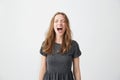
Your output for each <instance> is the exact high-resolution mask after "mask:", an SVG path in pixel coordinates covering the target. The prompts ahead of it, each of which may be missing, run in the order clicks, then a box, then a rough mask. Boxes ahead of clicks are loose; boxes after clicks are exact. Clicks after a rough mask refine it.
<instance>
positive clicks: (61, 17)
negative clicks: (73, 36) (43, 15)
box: [54, 14, 65, 20]
mask: <svg viewBox="0 0 120 80" xmlns="http://www.w3.org/2000/svg"><path fill="white" fill-rule="evenodd" d="M54 19H55V20H56V19H63V20H64V19H65V16H64V15H62V14H57V15H56V16H55V18H54Z"/></svg>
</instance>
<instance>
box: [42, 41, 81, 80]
mask: <svg viewBox="0 0 120 80" xmlns="http://www.w3.org/2000/svg"><path fill="white" fill-rule="evenodd" d="M71 45H72V46H71V48H70V49H69V51H68V52H67V53H65V54H63V55H62V54H60V53H59V50H60V47H61V44H58V43H54V47H53V54H51V55H49V54H45V53H44V52H42V47H41V49H40V54H42V55H43V56H46V57H47V60H46V62H47V71H46V73H45V75H44V79H43V80H74V76H73V73H72V70H71V67H72V59H73V58H75V57H79V56H80V55H81V50H80V48H79V45H78V43H77V42H76V41H75V40H72V43H71Z"/></svg>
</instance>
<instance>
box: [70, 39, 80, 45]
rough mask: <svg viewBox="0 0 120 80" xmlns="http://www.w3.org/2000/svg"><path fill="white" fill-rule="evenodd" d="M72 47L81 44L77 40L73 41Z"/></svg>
mask: <svg viewBox="0 0 120 80" xmlns="http://www.w3.org/2000/svg"><path fill="white" fill-rule="evenodd" d="M71 45H72V46H77V45H79V44H78V42H77V41H76V40H72V41H71Z"/></svg>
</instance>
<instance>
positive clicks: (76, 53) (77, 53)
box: [73, 41, 81, 58]
mask: <svg viewBox="0 0 120 80" xmlns="http://www.w3.org/2000/svg"><path fill="white" fill-rule="evenodd" d="M73 44H74V45H73V58H76V57H79V56H80V55H81V50H80V48H79V44H78V43H77V42H76V41H73Z"/></svg>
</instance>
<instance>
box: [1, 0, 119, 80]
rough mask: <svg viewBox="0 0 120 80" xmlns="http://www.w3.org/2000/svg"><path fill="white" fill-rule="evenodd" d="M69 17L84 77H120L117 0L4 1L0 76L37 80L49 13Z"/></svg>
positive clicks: (101, 79) (86, 79) (111, 79)
mask: <svg viewBox="0 0 120 80" xmlns="http://www.w3.org/2000/svg"><path fill="white" fill-rule="evenodd" d="M57 11H62V12H65V13H66V14H67V15H68V18H69V19H70V23H71V29H72V32H73V39H75V40H76V41H77V42H78V43H79V46H80V49H81V51H82V55H81V56H80V60H81V61H80V66H81V76H82V80H120V35H119V34H120V1H119V0H76V1H73V0H43V1H42V0H0V80H38V77H39V69H40V63H41V60H40V56H41V55H40V54H39V49H40V46H41V43H42V41H43V40H44V37H45V33H46V31H47V29H48V26H49V22H50V20H51V17H52V16H53V15H54V13H56V12H57Z"/></svg>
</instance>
